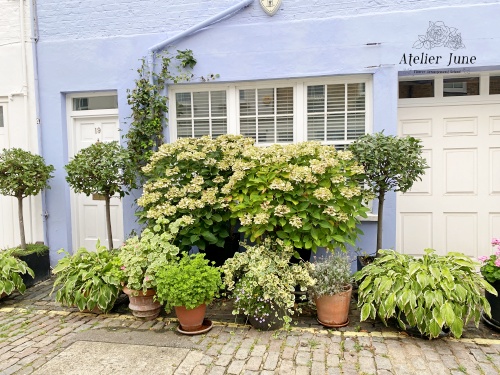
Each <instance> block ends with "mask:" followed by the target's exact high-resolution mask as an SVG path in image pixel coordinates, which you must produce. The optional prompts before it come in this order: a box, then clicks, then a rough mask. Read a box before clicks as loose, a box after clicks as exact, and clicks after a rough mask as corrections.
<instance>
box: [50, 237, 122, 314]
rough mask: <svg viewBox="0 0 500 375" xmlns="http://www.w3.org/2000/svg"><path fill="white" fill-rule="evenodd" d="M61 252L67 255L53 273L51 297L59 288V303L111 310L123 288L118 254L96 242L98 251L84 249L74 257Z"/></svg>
mask: <svg viewBox="0 0 500 375" xmlns="http://www.w3.org/2000/svg"><path fill="white" fill-rule="evenodd" d="M59 253H64V254H65V256H64V257H63V258H62V259H60V260H59V262H57V265H56V266H55V267H54V269H53V270H52V273H53V274H54V275H56V279H55V280H54V286H53V288H52V292H51V294H52V293H53V292H54V291H55V290H56V289H57V292H56V301H57V302H59V303H61V304H63V305H65V306H69V307H72V306H76V307H78V309H80V311H81V310H90V311H92V310H93V309H94V308H96V307H97V308H99V309H100V310H102V311H103V312H105V313H107V312H108V311H110V310H111V309H112V308H113V306H114V304H115V301H116V299H117V298H118V296H119V295H120V292H121V289H122V288H121V284H120V277H121V273H120V270H119V266H118V264H119V261H118V258H117V255H116V251H114V250H108V249H107V248H106V247H105V246H101V244H100V241H97V245H96V248H95V251H88V250H87V249H86V248H84V247H82V248H80V249H78V251H77V252H76V253H75V254H73V255H71V254H70V253H68V252H67V251H64V250H63V249H61V250H59Z"/></svg>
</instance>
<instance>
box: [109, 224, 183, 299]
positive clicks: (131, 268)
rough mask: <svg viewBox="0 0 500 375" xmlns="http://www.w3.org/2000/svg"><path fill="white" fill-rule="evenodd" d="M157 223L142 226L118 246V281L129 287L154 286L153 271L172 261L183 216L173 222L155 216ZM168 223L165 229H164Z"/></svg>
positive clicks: (143, 288)
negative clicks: (146, 226) (150, 225)
mask: <svg viewBox="0 0 500 375" xmlns="http://www.w3.org/2000/svg"><path fill="white" fill-rule="evenodd" d="M157 221H158V223H157V224H156V225H155V226H154V227H152V228H151V229H150V228H146V229H145V230H144V231H143V232H142V233H141V237H140V238H139V237H138V236H134V237H131V238H129V239H128V240H127V241H126V242H125V244H124V245H123V246H122V247H121V248H120V252H119V253H118V258H119V262H120V270H121V272H122V276H121V278H122V281H123V283H124V284H125V286H126V287H128V288H129V289H132V290H136V291H138V290H141V289H142V290H143V292H144V293H145V292H146V291H147V290H148V289H154V288H156V274H157V272H158V271H159V270H160V269H161V268H163V267H164V266H165V265H167V264H169V263H170V262H173V261H175V259H176V257H177V255H178V254H179V248H178V247H177V246H175V245H173V241H174V239H175V236H176V234H177V233H178V232H179V229H180V227H181V226H182V225H183V224H184V221H183V219H178V220H176V221H175V222H173V223H170V224H169V222H168V220H166V219H158V220H157ZM167 224H168V230H166V231H165V230H164V229H163V228H164V227H166V226H167Z"/></svg>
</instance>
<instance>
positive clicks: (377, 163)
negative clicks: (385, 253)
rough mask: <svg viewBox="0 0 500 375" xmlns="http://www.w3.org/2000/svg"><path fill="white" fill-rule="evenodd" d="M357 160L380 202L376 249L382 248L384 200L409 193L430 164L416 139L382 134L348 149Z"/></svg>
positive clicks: (374, 135) (376, 134)
mask: <svg viewBox="0 0 500 375" xmlns="http://www.w3.org/2000/svg"><path fill="white" fill-rule="evenodd" d="M349 150H350V151H352V153H353V154H354V156H355V158H356V160H357V161H358V162H359V163H360V164H361V165H362V166H363V167H364V169H365V171H364V173H365V177H366V179H365V183H366V185H367V186H368V187H369V188H370V189H371V191H372V192H373V193H374V194H375V197H376V198H377V200H378V210H377V215H378V216H377V245H376V246H377V247H376V249H375V253H376V254H377V255H378V250H379V249H381V248H382V233H383V218H384V202H385V196H386V194H387V193H388V192H389V191H392V190H394V191H401V192H403V193H404V192H406V191H408V190H409V189H410V188H411V187H412V186H413V183H414V182H415V181H417V180H421V179H422V175H423V174H424V173H425V169H426V168H428V167H427V163H426V161H425V159H424V158H423V156H422V145H421V142H420V140H419V139H416V138H413V137H404V138H399V137H395V136H391V135H385V134H383V132H380V133H374V134H367V135H365V136H363V137H361V138H359V139H357V140H356V141H355V142H353V143H352V144H351V145H350V146H349Z"/></svg>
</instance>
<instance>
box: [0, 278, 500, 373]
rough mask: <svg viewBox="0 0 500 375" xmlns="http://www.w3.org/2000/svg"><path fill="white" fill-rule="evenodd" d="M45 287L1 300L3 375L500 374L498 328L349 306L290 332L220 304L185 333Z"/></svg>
mask: <svg viewBox="0 0 500 375" xmlns="http://www.w3.org/2000/svg"><path fill="white" fill-rule="evenodd" d="M50 289H51V284H50V282H46V283H43V284H39V285H37V286H35V287H33V288H30V289H29V290H28V291H27V292H26V294H25V295H24V296H11V297H9V298H7V299H4V300H2V301H0V374H2V375H9V374H37V375H41V374H73V373H74V374H96V375H97V374H108V373H109V374H111V373H113V374H116V373H126V374H128V375H129V374H135V373H137V374H139V373H142V374H148V373H149V374H206V375H212V374H221V375H226V374H249V375H250V374H262V375H267V374H286V375H293V374H297V375H298V374H313V375H316V374H356V375H359V374H361V375H363V374H364V375H369V374H380V375H383V374H395V375H400V374H401V375H405V374H419V375H420V374H481V375H484V374H500V337H499V336H498V333H496V332H494V331H491V330H489V329H488V328H485V327H483V326H480V329H478V330H475V329H470V328H469V327H468V328H467V329H466V332H465V335H464V336H465V338H462V339H460V340H456V339H453V338H442V339H437V340H432V341H429V340H424V339H421V338H415V337H410V336H408V335H407V334H406V333H404V332H399V331H398V330H397V329H395V328H394V327H384V326H383V325H382V326H381V325H379V324H374V325H372V324H368V325H366V326H360V325H359V323H358V321H356V320H355V315H353V316H351V317H350V319H351V320H350V321H351V324H350V325H349V326H348V327H346V328H343V329H341V330H340V329H339V330H332V329H325V328H323V327H321V326H319V325H318V324H317V323H314V322H315V319H314V317H307V316H304V317H302V318H301V319H299V320H298V322H297V325H296V326H293V327H292V329H290V330H289V331H284V330H280V331H275V332H259V331H257V330H255V329H253V328H251V327H250V326H249V325H245V324H240V323H238V322H237V323H234V318H229V317H228V316H227V315H224V314H221V315H219V317H220V319H215V318H217V317H218V316H217V311H219V310H218V309H219V308H225V307H224V306H222V307H221V306H219V307H217V306H216V307H215V308H213V309H212V312H211V314H212V316H211V318H212V319H213V320H214V327H213V329H212V330H211V331H209V332H208V333H206V334H204V335H199V336H185V335H181V334H179V333H178V332H177V331H176V328H177V321H176V319H175V318H173V317H172V316H169V315H165V314H163V315H162V316H160V317H159V318H158V319H156V320H154V321H152V322H143V321H140V320H136V319H135V318H134V317H133V316H132V315H131V314H130V313H128V312H123V311H120V310H118V311H113V313H111V314H107V315H105V314H101V315H96V314H91V313H81V312H78V311H76V310H75V309H65V308H63V307H61V306H58V305H57V304H56V303H55V302H54V301H53V300H51V298H48V292H49V291H50ZM226 310H227V309H226ZM139 353H142V355H140V354H139ZM134 356H137V357H134ZM145 357H151V358H153V359H154V361H156V363H153V364H151V365H149V364H145V363H144V362H143V358H145ZM133 358H136V359H135V360H134V359H133ZM107 360H109V361H110V362H107ZM157 364H158V367H154V368H153V367H151V368H150V367H145V366H156V365H157ZM118 366H121V367H120V369H119V370H117V367H118ZM96 369H97V370H96ZM58 371H59V372H58ZM78 371H80V372H78ZM107 371H109V372H107ZM146 371H147V372H146Z"/></svg>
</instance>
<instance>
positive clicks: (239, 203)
mask: <svg viewBox="0 0 500 375" xmlns="http://www.w3.org/2000/svg"><path fill="white" fill-rule="evenodd" d="M232 170H233V172H234V173H233V174H232V175H231V176H230V178H229V182H228V183H227V184H226V185H225V186H224V187H223V188H222V189H221V192H222V193H224V194H227V196H228V200H229V204H230V208H231V211H232V215H233V217H235V218H238V219H239V220H240V222H241V227H240V229H239V230H240V232H243V233H244V235H245V236H246V237H247V238H249V239H250V241H254V242H260V241H261V240H262V239H263V238H265V237H272V238H275V239H276V238H278V239H281V240H282V241H283V243H284V245H286V246H292V247H295V248H300V249H311V250H313V251H316V249H317V248H318V247H327V248H329V249H333V248H335V247H340V248H344V249H345V247H346V244H350V245H354V244H355V240H356V238H357V236H358V234H359V233H360V230H359V229H358V227H357V224H358V223H359V217H360V216H361V217H366V212H367V211H368V209H367V207H366V206H365V205H364V204H363V203H364V200H365V199H366V198H367V195H366V192H365V191H364V190H363V189H362V188H361V181H362V180H363V167H362V166H360V165H359V164H357V162H356V161H355V160H354V159H353V155H352V153H351V152H349V151H337V150H336V149H335V148H334V147H333V146H324V145H321V144H320V143H317V142H303V143H297V144H290V145H278V144H275V145H272V146H270V147H266V148H262V147H247V148H245V150H244V151H243V154H242V158H241V160H239V159H238V160H236V161H235V163H234V164H233V166H232Z"/></svg>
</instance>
